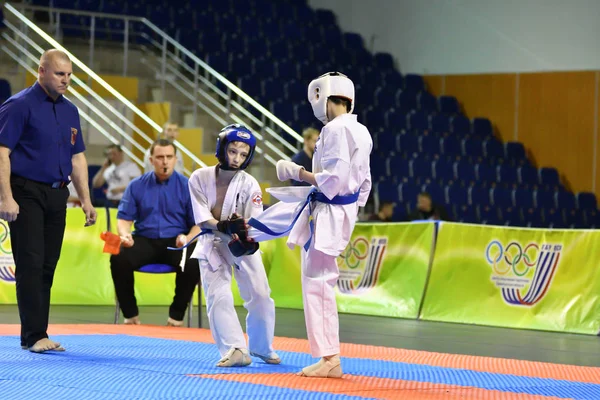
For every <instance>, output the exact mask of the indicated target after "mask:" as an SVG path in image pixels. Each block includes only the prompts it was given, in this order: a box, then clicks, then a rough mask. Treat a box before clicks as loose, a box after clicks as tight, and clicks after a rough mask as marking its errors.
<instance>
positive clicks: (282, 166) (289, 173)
mask: <svg viewBox="0 0 600 400" xmlns="http://www.w3.org/2000/svg"><path fill="white" fill-rule="evenodd" d="M301 169H304V168H303V167H301V166H300V165H298V164H296V163H293V162H291V161H286V160H279V161H277V179H279V180H280V181H281V182H285V181H287V180H290V179H293V180H295V181H299V180H300V170H301Z"/></svg>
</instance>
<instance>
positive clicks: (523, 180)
mask: <svg viewBox="0 0 600 400" xmlns="http://www.w3.org/2000/svg"><path fill="white" fill-rule="evenodd" d="M518 171H519V183H520V184H522V185H531V186H534V185H538V184H539V182H540V176H539V171H538V170H537V168H535V167H532V166H531V165H524V166H522V167H519V169H518Z"/></svg>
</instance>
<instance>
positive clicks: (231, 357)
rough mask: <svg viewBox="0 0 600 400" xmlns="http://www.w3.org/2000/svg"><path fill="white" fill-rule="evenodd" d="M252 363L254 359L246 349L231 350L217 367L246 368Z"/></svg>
mask: <svg viewBox="0 0 600 400" xmlns="http://www.w3.org/2000/svg"><path fill="white" fill-rule="evenodd" d="M251 363H252V359H251V358H250V356H249V355H248V351H247V350H246V349H234V348H231V349H230V350H229V351H228V352H227V353H226V354H225V355H224V356H223V358H221V359H220V360H219V362H217V367H245V366H246V365H250V364H251Z"/></svg>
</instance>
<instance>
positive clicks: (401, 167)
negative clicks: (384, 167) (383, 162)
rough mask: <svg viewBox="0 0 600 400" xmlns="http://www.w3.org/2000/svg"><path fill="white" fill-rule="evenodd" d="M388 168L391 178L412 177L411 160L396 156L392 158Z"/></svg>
mask: <svg viewBox="0 0 600 400" xmlns="http://www.w3.org/2000/svg"><path fill="white" fill-rule="evenodd" d="M388 166H389V172H390V175H391V176H396V177H399V178H405V177H408V176H410V165H409V160H407V159H406V158H404V157H402V156H399V155H396V156H392V157H390V158H389V162H388Z"/></svg>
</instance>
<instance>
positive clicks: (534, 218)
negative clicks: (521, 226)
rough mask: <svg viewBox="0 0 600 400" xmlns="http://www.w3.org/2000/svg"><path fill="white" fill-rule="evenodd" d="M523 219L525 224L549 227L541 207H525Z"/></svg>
mask: <svg viewBox="0 0 600 400" xmlns="http://www.w3.org/2000/svg"><path fill="white" fill-rule="evenodd" d="M523 219H524V222H525V225H526V226H528V227H530V228H546V227H548V225H547V224H546V223H545V221H544V215H543V210H542V209H539V208H529V209H523Z"/></svg>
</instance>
